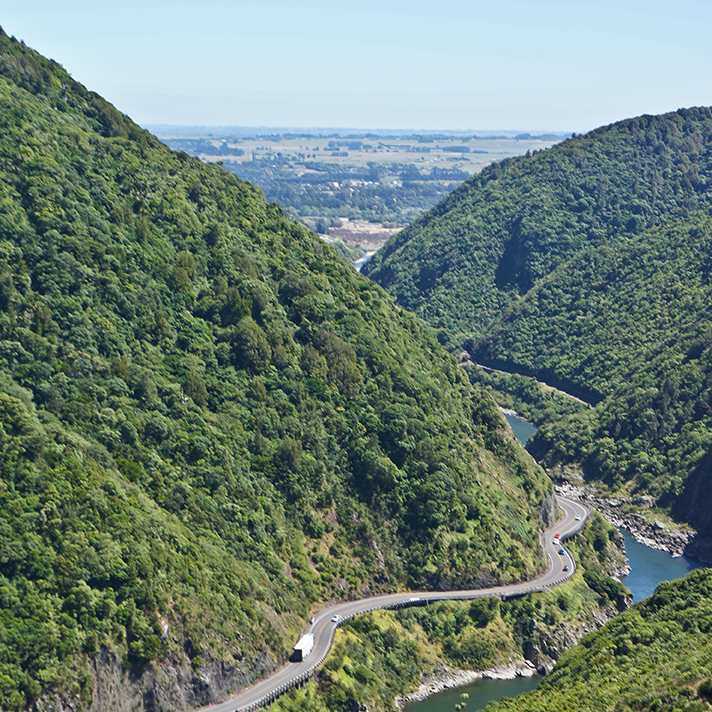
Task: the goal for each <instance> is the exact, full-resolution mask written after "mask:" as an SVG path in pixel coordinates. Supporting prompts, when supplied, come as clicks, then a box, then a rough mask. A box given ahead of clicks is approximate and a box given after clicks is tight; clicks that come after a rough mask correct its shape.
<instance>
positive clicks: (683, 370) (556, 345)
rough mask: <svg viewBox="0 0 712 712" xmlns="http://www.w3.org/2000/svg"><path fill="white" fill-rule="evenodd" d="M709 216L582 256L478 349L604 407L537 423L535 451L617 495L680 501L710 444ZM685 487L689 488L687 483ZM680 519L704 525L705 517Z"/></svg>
mask: <svg viewBox="0 0 712 712" xmlns="http://www.w3.org/2000/svg"><path fill="white" fill-rule="evenodd" d="M711 255H712V219H711V218H710V215H709V214H708V212H707V211H701V212H699V213H696V214H694V215H691V216H690V217H688V218H687V219H686V220H685V221H682V222H674V223H672V224H669V225H666V226H664V227H661V228H657V229H654V230H651V231H649V232H647V233H645V234H643V235H640V236H638V237H635V238H632V239H631V240H630V241H628V242H626V243H625V244H623V245H619V246H617V247H612V246H608V245H606V246H603V247H600V248H597V249H590V250H584V251H582V252H580V253H579V254H578V255H577V256H576V257H574V258H572V259H571V260H569V261H567V262H566V263H565V264H564V265H562V266H561V267H560V268H558V269H556V270H555V271H554V272H553V273H552V274H551V275H550V276H549V277H547V278H546V279H544V280H542V281H541V282H540V283H539V284H538V285H537V286H536V287H535V288H533V289H532V290H531V291H530V292H529V293H528V294H527V296H526V297H525V298H524V299H522V300H521V301H520V302H519V304H517V306H515V307H513V308H512V309H511V310H510V311H509V312H507V313H506V315H505V316H504V317H503V318H502V319H501V320H500V321H499V322H498V323H497V324H495V325H494V326H493V328H492V329H491V330H490V332H489V334H488V335H487V336H486V337H484V338H483V339H482V340H481V341H480V342H479V343H478V344H476V345H475V346H474V349H473V350H474V351H475V352H476V353H477V355H478V358H480V357H481V358H484V359H485V360H495V361H496V360H500V361H503V362H507V363H513V364H517V365H518V367H521V368H522V369H523V370H526V371H529V372H532V373H536V372H541V371H543V370H546V371H548V372H550V373H553V374H555V375H556V377H557V378H559V379H560V380H563V381H565V382H567V383H572V384H575V385H576V387H578V388H581V387H583V388H586V389H587V390H588V391H589V392H591V393H592V394H593V395H594V396H595V397H596V398H597V400H601V399H602V400H601V402H600V403H599V404H598V405H597V406H596V407H595V408H594V409H589V410H582V411H581V412H579V413H578V414H576V415H574V416H571V417H568V418H562V419H560V420H558V421H556V422H555V423H552V424H549V425H544V427H542V428H541V431H540V432H539V433H537V436H536V438H535V439H534V441H533V442H532V444H531V448H530V449H531V450H532V452H534V453H535V454H536V455H537V456H538V457H540V458H541V459H542V460H543V461H544V462H546V463H548V464H550V465H554V464H556V463H561V462H578V463H582V464H583V467H584V471H585V473H586V474H587V475H589V476H591V477H598V478H602V479H603V480H604V481H605V482H606V483H608V484H609V485H610V486H611V487H613V488H615V489H620V488H625V489H626V490H627V491H628V492H630V493H636V494H641V493H647V494H652V495H654V496H655V497H656V498H657V499H659V500H660V503H661V504H668V503H670V502H671V501H672V500H675V499H676V498H677V497H678V495H680V494H681V493H682V492H683V491H684V489H685V488H686V487H693V486H696V484H693V483H697V480H698V477H697V476H695V477H694V478H693V479H691V480H689V476H690V474H693V473H696V470H697V468H698V467H700V466H701V465H704V462H705V456H706V454H707V452H708V451H709V449H710V447H711V446H712V321H710V314H711V313H712V311H711V310H712V281H711V278H712V258H711ZM688 480H689V481H688ZM677 509H678V512H679V513H680V514H681V515H682V516H684V517H685V518H687V519H688V520H691V521H692V523H693V524H695V525H696V526H698V527H702V528H707V527H708V526H709V525H710V523H712V522H710V516H709V508H708V513H707V514H704V515H703V514H702V512H701V511H700V512H692V511H689V512H688V511H687V510H688V507H687V505H686V504H683V503H679V504H678V505H677Z"/></svg>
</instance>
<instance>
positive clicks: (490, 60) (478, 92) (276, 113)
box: [0, 0, 712, 131]
mask: <svg viewBox="0 0 712 712" xmlns="http://www.w3.org/2000/svg"><path fill="white" fill-rule="evenodd" d="M0 23H1V24H2V26H3V28H4V29H5V31H6V32H7V33H8V34H10V35H15V36H16V37H17V38H18V39H24V40H25V42H26V43H27V44H28V45H30V46H31V47H34V48H35V49H37V50H39V51H40V52H42V53H43V54H45V55H48V56H50V57H52V58H53V59H56V60H57V61H58V62H60V63H61V64H62V65H64V67H66V69H67V70H69V72H70V73H71V74H72V75H73V76H74V77H75V78H76V79H78V80H79V81H81V82H83V83H84V84H86V85H87V86H88V87H89V88H91V89H93V90H95V91H98V92H99V93H101V94H103V95H104V96H105V97H107V98H108V99H109V100H111V101H112V102H114V103H115V104H116V105H117V106H118V107H119V108H120V109H121V110H122V111H124V112H126V113H128V114H129V115H131V116H132V117H133V118H134V119H136V120H137V121H138V122H139V123H142V124H157V123H170V124H210V125H218V124H231V125H241V126H353V127H362V128H425V129H521V130H525V129H528V130H531V129H533V130H546V129H550V130H571V131H585V130H588V129H591V128H594V127H595V126H598V125H601V124H606V123H610V122H612V121H616V120H618V119H622V118H626V117H629V116H634V115H638V114H642V113H661V112H664V111H670V110H675V109H677V108H679V107H681V106H694V105H710V104H712V42H710V38H709V34H710V30H712V2H710V0H677V1H676V2H675V3H673V2H672V1H671V0H596V1H595V2H594V1H591V0H588V1H583V0H581V1H579V0H559V1H557V0H438V2H434V1H433V2H425V1H424V0H360V1H359V2H352V1H350V0H330V1H328V0H258V1H257V0H233V1H232V2H228V1H227V0H225V1H222V0H205V1H204V2H201V3H198V2H185V1H184V2H168V1H167V0H166V1H162V0H144V1H143V2H139V1H138V0H114V2H111V3H109V2H102V0H92V1H89V0H62V2H57V0H0Z"/></svg>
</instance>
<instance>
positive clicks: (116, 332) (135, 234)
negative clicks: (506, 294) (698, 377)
mask: <svg viewBox="0 0 712 712" xmlns="http://www.w3.org/2000/svg"><path fill="white" fill-rule="evenodd" d="M0 123H1V125H2V126H3V131H2V135H1V137H0V157H1V159H2V160H1V161H0V372H1V373H0V450H1V453H2V454H1V459H0V477H1V480H0V502H1V506H0V530H1V531H2V535H1V536H0V545H1V549H0V552H1V553H0V707H2V708H3V709H20V708H22V707H24V706H25V705H32V704H36V705H37V706H38V707H39V708H46V707H49V706H52V705H54V702H53V700H54V699H56V698H60V699H63V700H65V701H66V700H68V699H71V700H73V701H72V705H74V706H75V707H76V705H79V706H86V705H88V704H89V701H90V700H91V699H92V698H93V699H94V700H95V701H96V695H97V690H101V689H102V685H104V677H103V676H104V675H108V674H109V673H110V672H111V671H110V670H108V671H107V667H106V665H104V666H103V667H102V660H105V659H106V655H105V653H106V652H107V651H108V653H109V654H116V655H117V656H119V658H120V659H121V662H122V664H123V665H124V667H126V668H131V669H132V671H133V675H134V677H133V678H132V679H133V680H135V681H136V684H137V685H139V686H140V685H142V684H146V685H148V684H149V682H150V681H151V680H152V681H153V682H151V685H153V687H152V688H151V689H150V690H149V691H148V692H147V693H146V694H150V695H152V696H153V697H151V699H153V700H154V701H156V704H164V705H166V706H171V705H173V706H187V705H191V704H197V703H199V702H201V701H208V700H209V699H211V698H212V697H213V696H221V695H223V694H224V693H225V691H226V690H227V689H229V688H233V689H236V688H237V687H239V686H241V685H244V684H245V683H246V682H247V681H248V680H249V679H252V678H253V677H254V676H255V675H256V674H259V673H260V672H262V671H264V670H266V669H269V668H270V667H272V666H273V665H274V663H275V661H277V660H279V659H281V656H282V655H283V654H284V652H285V650H286V649H287V648H288V647H289V645H291V643H292V642H293V638H294V636H295V635H296V634H297V633H298V631H299V629H300V628H301V627H302V625H303V622H304V619H305V617H306V616H307V615H308V612H309V609H310V608H311V607H312V606H313V605H315V604H318V603H319V602H322V601H325V600H328V599H330V598H332V597H337V598H338V597H347V596H352V595H355V596H360V595H364V594H367V593H368V592H369V591H374V590H390V589H393V588H398V587H407V586H411V587H451V586H461V585H467V586H472V585H475V586H476V585H479V584H485V583H488V582H491V581H494V580H502V581H511V580H514V579H518V578H522V577H525V576H529V575H532V574H533V573H534V572H535V571H536V570H538V569H539V568H540V567H541V566H542V565H543V561H542V560H541V554H540V551H539V545H538V542H539V530H540V522H539V511H540V508H541V507H542V505H543V504H544V503H545V501H546V500H547V498H548V496H549V493H550V490H549V486H548V484H547V483H546V481H545V478H544V477H543V475H542V474H541V472H540V471H539V470H537V469H536V468H535V467H533V466H532V464H531V463H530V462H529V461H528V460H527V459H526V458H523V457H522V456H521V454H519V452H518V449H517V447H516V446H515V444H514V443H513V441H511V440H510V438H509V436H508V435H507V433H506V432H505V429H504V427H503V423H502V420H501V417H500V415H499V413H498V411H497V409H496V407H495V406H494V403H493V402H492V401H491V400H490V399H489V398H487V397H486V396H483V395H482V394H481V393H480V392H479V391H477V390H475V389H473V388H472V387H470V385H469V383H468V382H467V380H466V378H465V377H464V376H463V375H462V374H461V372H460V370H459V369H458V368H457V367H456V366H455V364H454V362H453V361H452V359H450V358H448V357H446V356H445V355H444V354H442V353H441V351H440V348H439V346H438V344H437V342H436V341H435V340H434V339H433V338H432V337H431V335H430V333H429V331H428V330H427V329H426V328H424V327H422V326H421V325H420V324H419V322H418V321H417V320H416V319H415V318H414V317H413V316H412V315H410V314H408V313H406V312H404V311H402V310H400V309H398V308H396V307H395V306H394V305H393V304H392V301H391V299H390V298H389V297H388V296H387V295H386V294H385V293H384V292H383V291H382V290H381V289H380V288H379V287H377V286H376V285H374V284H373V283H371V282H369V281H368V280H366V279H365V278H363V277H361V276H360V275H358V274H357V273H355V272H354V270H353V269H352V268H351V267H350V266H348V265H347V264H346V263H344V262H343V261H341V260H340V259H339V258H338V256H337V255H336V253H335V252H334V251H333V250H332V249H331V248H330V247H328V246H326V245H325V244H323V243H322V242H321V241H319V240H318V239H316V238H315V237H314V236H313V235H311V234H309V233H307V232H306V231H305V230H304V229H303V228H301V227H299V226H297V225H295V224H292V223H290V222H289V221H287V220H286V218H285V217H284V215H283V213H282V212H281V210H280V209H279V208H278V207H276V206H274V205H268V204H266V202H265V200H264V198H263V196H262V194H261V193H260V192H259V191H257V190H256V189H254V188H252V187H251V186H248V185H246V184H244V183H241V182H240V181H239V180H237V179H236V178H235V177H234V176H232V175H230V174H228V173H226V172H224V171H222V170H221V169H220V168H219V167H216V166H207V165H204V164H201V163H200V162H199V161H197V160H194V159H191V158H189V157H188V156H186V155H185V154H180V153H179V154H174V153H172V152H171V151H170V150H169V149H168V148H166V147H165V146H162V145H161V144H160V143H159V142H158V141H157V140H156V139H154V138H153V137H152V136H150V135H149V134H148V133H146V132H144V131H143V130H141V129H140V128H139V127H137V126H136V125H135V124H133V123H132V122H131V121H130V120H129V119H128V118H127V117H125V116H123V115H122V114H120V113H119V112H117V111H116V110H115V109H114V108H113V107H111V106H110V105H109V104H107V103H106V102H105V101H104V100H102V99H101V98H100V97H98V96H97V95H95V94H93V93H91V92H87V90H86V89H84V88H83V87H82V86H81V85H80V84H78V83H77V82H75V81H74V80H72V79H71V77H69V75H68V74H67V73H66V72H65V71H64V70H63V69H62V68H61V67H60V66H59V65H57V64H55V63H54V62H50V61H48V60H46V59H44V58H42V57H41V56H39V55H38V54H37V53H35V52H33V51H31V50H29V49H27V48H26V47H25V46H24V45H22V44H20V43H17V42H16V41H14V40H12V39H9V38H8V37H7V36H6V35H4V34H0ZM102 651H104V652H103V653H102ZM88 661H91V662H92V665H93V668H92V669H93V670H94V672H93V673H92V675H89V674H88V669H87V662H88ZM171 671H172V672H171ZM142 672H145V675H144V677H143V678H142V677H141V674H142ZM149 673H150V675H149ZM169 673H170V674H169ZM151 676H152V677H151ZM149 678H150V679H149ZM147 679H148V680H149V682H145V681H146V680H147ZM206 680H207V681H208V682H206ZM107 684H108V683H107ZM181 685H182V687H181ZM109 688H110V689H109ZM107 689H109V691H111V689H114V688H111V686H110V685H109V686H108V687H107ZM162 695H163V697H161V696H162ZM171 695H173V697H171ZM181 695H182V696H181ZM77 700H79V702H77ZM107 706H108V703H107ZM107 706H105V707H104V708H105V709H106V708H107Z"/></svg>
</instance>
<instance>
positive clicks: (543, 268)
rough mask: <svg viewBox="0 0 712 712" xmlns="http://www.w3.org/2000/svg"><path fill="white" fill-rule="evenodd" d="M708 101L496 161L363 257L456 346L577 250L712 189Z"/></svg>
mask: <svg viewBox="0 0 712 712" xmlns="http://www.w3.org/2000/svg"><path fill="white" fill-rule="evenodd" d="M711 139H712V111H711V110H710V109H707V108H695V109H688V110H680V111H677V112H675V113H672V114H665V115H663V116H642V117H639V118H636V119H629V120H627V121H622V122H620V123H617V124H613V125H611V126H606V127H603V128H600V129H597V130H595V131H592V132H590V133H588V134H586V135H584V136H575V137H574V138H571V139H569V140H567V141H564V142H563V143H560V144H557V145H556V146H553V147H552V148H550V149H547V150H544V151H540V152H535V153H534V154H532V155H528V156H522V157H519V158H511V159H506V160H504V161H501V162H500V163H496V164H493V165H491V166H489V167H488V168H486V169H485V170H483V171H482V172H481V173H480V174H479V175H477V176H474V177H473V178H471V179H470V180H468V181H467V182H466V183H464V184H463V185H462V186H460V188H458V189H456V190H455V191H453V193H451V194H450V195H449V196H448V197H447V198H446V199H445V200H443V201H442V202H441V203H440V204H439V205H438V206H436V207H435V208H433V209H432V210H430V211H429V212H428V213H426V214H425V215H424V216H422V217H421V218H419V219H418V220H416V221H415V222H414V223H412V224H411V225H410V226H409V227H408V228H406V229H405V230H403V231H402V232H400V233H399V234H398V235H397V236H396V237H394V238H393V239H392V240H391V241H390V242H389V243H388V244H387V245H386V246H385V247H384V248H383V249H382V250H381V251H380V252H379V253H378V254H376V255H375V256H374V257H373V259H372V260H371V261H370V262H369V263H368V264H367V265H366V266H365V268H364V270H363V271H364V274H368V275H369V276H370V277H371V278H372V279H374V280H375V281H376V282H378V283H379V284H381V285H382V286H384V287H386V289H388V291H389V292H391V293H392V294H393V295H394V296H395V297H396V298H397V299H398V302H399V303H400V304H402V305H403V306H405V307H407V308H409V309H412V310H414V311H415V312H416V313H418V314H420V315H421V316H423V317H425V318H426V319H427V320H428V321H429V322H430V323H431V324H433V325H434V326H435V327H436V328H438V329H440V330H441V332H442V333H441V339H442V340H443V341H446V342H448V343H449V344H451V345H453V346H461V345H462V344H463V343H464V342H465V341H466V340H467V339H469V338H478V337H479V336H481V335H482V334H483V333H485V332H486V331H487V328H488V327H489V325H490V323H491V322H492V321H493V320H495V319H498V318H499V317H500V316H501V315H502V312H503V310H504V309H505V308H506V307H507V306H508V305H510V304H512V303H513V302H515V301H516V300H517V299H518V298H519V297H521V296H522V295H524V294H526V292H527V291H528V290H529V289H530V288H531V287H532V286H533V285H534V284H535V283H537V281H538V280H540V279H542V278H543V277H545V276H546V275H548V274H550V273H551V271H552V270H553V269H555V268H556V266H557V265H559V264H561V263H563V262H564V261H565V260H567V259H568V258H570V257H572V256H573V255H575V254H576V253H577V252H579V251H580V250H581V249H584V248H587V247H591V246H599V245H603V244H606V243H610V244H611V245H614V244H617V243H618V241H619V240H620V241H623V242H625V241H626V240H628V239H630V238H631V237H632V236H634V235H636V234H639V233H640V232H642V231H644V230H645V229H646V228H649V227H651V226H654V225H658V224H661V223H664V222H666V221H667V220H670V219H673V218H680V217H685V216H686V215H688V214H689V213H690V212H691V211H693V210H695V209H698V208H700V207H704V206H706V205H708V204H709V203H710V199H711V198H712V180H711V176H712V154H711V153H710V151H709V149H708V146H709V142H710V140H711Z"/></svg>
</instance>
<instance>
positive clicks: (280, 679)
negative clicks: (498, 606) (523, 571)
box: [198, 496, 590, 712]
mask: <svg viewBox="0 0 712 712" xmlns="http://www.w3.org/2000/svg"><path fill="white" fill-rule="evenodd" d="M556 499H557V501H558V503H559V506H560V507H561V509H562V510H563V512H564V516H563V517H562V518H561V519H559V521H557V522H556V524H555V525H554V526H553V527H551V528H550V529H547V530H546V532H545V533H544V535H543V537H544V549H545V551H546V554H547V556H548V557H549V568H548V570H547V571H546V573H545V574H543V575H542V576H540V577H539V578H537V579H534V580H532V581H526V582H523V583H515V584H510V585H508V586H493V587H492V588H480V589H474V590H468V591H425V592H422V593H418V592H411V593H390V594H386V595H383V596H374V597H373V598H364V599H361V600H359V601H349V602H347V603H339V604H337V605H335V606H331V607H330V608H325V609H324V610H322V611H320V612H319V613H317V614H316V615H315V616H314V617H313V618H312V622H311V623H310V624H309V626H307V627H306V628H305V629H304V631H303V632H304V633H312V634H313V635H314V649H313V650H312V652H311V653H310V654H309V656H308V657H307V659H306V660H304V661H302V662H299V663H287V664H286V665H285V666H284V667H283V668H282V669H281V670H278V671H277V672H275V673H274V675H272V676H271V677H269V678H267V679H266V680H262V681H261V682H258V683H256V684H255V685H253V686H252V687H250V688H248V689H247V690H244V691H242V692H240V694H238V695H237V696H235V697H232V698H231V699H229V700H227V702H223V703H220V704H215V705H211V706H209V707H203V708H202V709H201V710H198V712H208V710H210V712H251V711H252V710H256V709H258V708H259V707H264V706H266V705H268V704H270V703H271V702H273V701H274V700H275V699H277V697H279V696H280V695H281V694H283V693H284V692H286V691H287V690H289V689H290V688H292V687H296V686H297V685H300V684H302V683H303V682H306V680H308V679H309V678H310V677H311V676H312V675H313V674H314V671H315V670H316V669H317V668H318V667H319V665H321V663H322V662H323V661H324V658H325V657H326V655H327V653H328V652H329V649H330V648H331V643H332V641H333V639H334V633H335V631H336V629H337V628H338V627H339V625H341V623H343V622H344V621H347V620H349V619H350V618H353V617H354V616H357V615H360V614H361V613H367V612H368V611H374V610H378V609H386V608H406V607H409V606H418V605H426V604H427V603H429V602H432V601H445V600H465V599H472V598H485V597H487V596H499V597H500V598H503V599H504V598H512V597H515V596H521V595H524V594H525V593H531V592H533V591H544V590H545V589H547V588H553V587H555V586H559V585H561V584H562V583H564V582H565V581H566V580H568V579H569V578H570V577H571V576H573V574H574V571H575V570H576V565H575V563H574V560H573V559H572V558H571V556H570V554H569V553H568V552H566V551H565V549H564V547H563V546H562V545H561V544H560V542H561V541H564V540H565V539H567V538H570V537H572V536H573V535H574V534H577V533H578V532H579V531H581V529H582V528H583V526H584V524H585V521H586V518H587V517H588V515H589V513H590V512H589V510H588V509H586V508H585V507H583V506H582V505H581V504H579V503H578V502H572V501H571V500H568V499H565V498H564V497H558V496H557V498H556ZM577 517H578V519H577ZM557 534H558V537H556V535H557ZM561 551H564V553H563V554H562V553H561ZM564 566H568V570H566V571H564Z"/></svg>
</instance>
